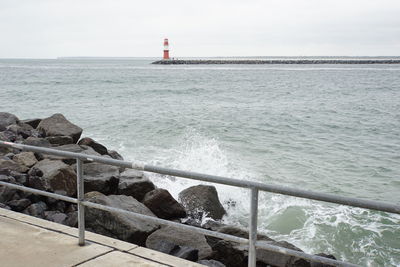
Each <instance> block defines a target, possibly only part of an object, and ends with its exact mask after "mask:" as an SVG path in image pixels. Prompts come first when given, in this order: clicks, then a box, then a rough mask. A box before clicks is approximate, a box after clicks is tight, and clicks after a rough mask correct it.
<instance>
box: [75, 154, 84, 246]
mask: <svg viewBox="0 0 400 267" xmlns="http://www.w3.org/2000/svg"><path fill="white" fill-rule="evenodd" d="M76 175H77V181H76V186H77V191H78V193H77V199H78V229H79V246H84V245H85V207H84V206H83V205H82V201H83V200H84V195H85V191H84V187H83V184H84V183H83V166H82V160H80V159H76Z"/></svg>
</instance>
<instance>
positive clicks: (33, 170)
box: [28, 167, 43, 177]
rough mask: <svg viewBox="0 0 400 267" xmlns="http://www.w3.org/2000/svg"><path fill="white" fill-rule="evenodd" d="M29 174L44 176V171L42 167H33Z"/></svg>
mask: <svg viewBox="0 0 400 267" xmlns="http://www.w3.org/2000/svg"><path fill="white" fill-rule="evenodd" d="M28 175H29V176H39V177H42V176H43V172H42V171H41V170H40V169H38V168H35V167H32V168H30V169H29V171H28Z"/></svg>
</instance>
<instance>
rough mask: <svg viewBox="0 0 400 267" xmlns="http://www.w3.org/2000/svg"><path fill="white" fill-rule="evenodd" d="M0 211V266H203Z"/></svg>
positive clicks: (73, 229)
mask: <svg viewBox="0 0 400 267" xmlns="http://www.w3.org/2000/svg"><path fill="white" fill-rule="evenodd" d="M77 237H78V229H76V228H71V227H68V226H65V225H61V224H57V223H53V222H49V221H46V220H43V219H39V218H35V217H31V216H28V215H25V214H22V213H17V212H13V211H9V210H5V209H1V208H0V248H1V249H0V266H12V267H14V266H21V267H22V266H23V267H25V266H82V267H89V266H149V267H150V266H151V267H152V266H176V267H178V266H185V267H186V266H189V267H192V266H193V267H200V266H203V265H200V264H197V263H194V262H190V261H186V260H182V259H180V258H176V257H173V256H170V255H167V254H164V253H161V252H158V251H154V250H150V249H147V248H143V247H139V246H137V245H134V244H131V243H127V242H123V241H120V240H117V239H113V238H109V237H106V236H102V235H98V234H94V233H90V232H86V240H87V243H86V245H85V246H83V247H80V246H78V238H77Z"/></svg>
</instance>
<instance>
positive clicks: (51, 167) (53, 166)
mask: <svg viewBox="0 0 400 267" xmlns="http://www.w3.org/2000/svg"><path fill="white" fill-rule="evenodd" d="M33 167H34V168H36V169H39V170H40V171H41V172H42V173H43V178H45V179H46V180H47V181H48V184H49V186H50V188H51V191H53V192H56V193H59V194H66V195H67V196H73V195H75V193H76V173H75V171H74V170H73V169H72V167H71V166H68V165H67V164H65V163H63V162H62V161H59V160H48V159H44V160H42V161H39V162H38V163H36V164H35V165H34V166H33Z"/></svg>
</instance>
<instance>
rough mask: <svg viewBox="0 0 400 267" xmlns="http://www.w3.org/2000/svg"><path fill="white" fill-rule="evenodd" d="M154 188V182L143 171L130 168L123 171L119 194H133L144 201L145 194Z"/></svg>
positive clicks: (132, 195)
mask: <svg viewBox="0 0 400 267" xmlns="http://www.w3.org/2000/svg"><path fill="white" fill-rule="evenodd" d="M154 188H155V186H154V184H153V183H152V182H151V181H150V180H149V178H148V177H147V176H145V175H144V173H143V172H139V171H135V170H132V169H129V170H127V171H125V172H123V173H121V176H120V182H119V185H118V194H120V195H126V196H131V197H134V198H136V199H137V200H139V201H142V199H143V197H144V196H145V194H146V193H147V192H150V191H151V190H153V189H154Z"/></svg>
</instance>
